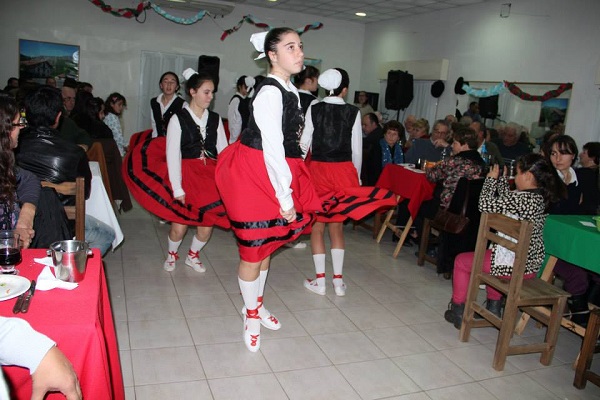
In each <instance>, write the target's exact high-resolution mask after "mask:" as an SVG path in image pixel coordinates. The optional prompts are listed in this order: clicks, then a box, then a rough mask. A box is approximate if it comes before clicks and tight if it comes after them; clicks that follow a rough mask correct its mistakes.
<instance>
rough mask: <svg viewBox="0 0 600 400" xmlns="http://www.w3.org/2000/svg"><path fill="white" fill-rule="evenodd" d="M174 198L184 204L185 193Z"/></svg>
mask: <svg viewBox="0 0 600 400" xmlns="http://www.w3.org/2000/svg"><path fill="white" fill-rule="evenodd" d="M175 200H177V201H179V202H180V203H183V204H185V194H184V195H182V196H177V197H175Z"/></svg>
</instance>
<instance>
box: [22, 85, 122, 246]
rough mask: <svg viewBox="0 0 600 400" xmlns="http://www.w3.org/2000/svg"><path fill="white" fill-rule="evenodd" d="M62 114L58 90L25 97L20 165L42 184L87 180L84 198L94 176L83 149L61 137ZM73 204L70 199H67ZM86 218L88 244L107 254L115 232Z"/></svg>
mask: <svg viewBox="0 0 600 400" xmlns="http://www.w3.org/2000/svg"><path fill="white" fill-rule="evenodd" d="M62 110H63V102H62V98H61V93H60V91H59V90H58V89H55V88H52V87H49V86H41V87H39V88H37V89H35V90H34V91H32V92H31V93H29V94H28V95H27V96H26V97H25V113H26V118H27V121H28V125H29V126H28V127H27V128H25V129H24V130H23V131H21V135H20V137H19V146H18V147H17V149H16V152H15V154H16V158H17V164H18V165H19V166H20V167H21V168H23V169H25V170H28V171H30V172H33V173H34V174H35V175H37V177H38V178H39V179H40V180H42V181H48V182H51V183H56V184H59V183H62V182H73V181H75V179H76V178H77V177H78V176H83V177H84V178H85V197H86V198H88V197H89V195H90V190H91V182H92V173H91V171H90V166H89V162H88V158H87V155H86V153H85V151H84V150H83V148H81V147H80V146H78V145H76V144H74V143H72V142H69V141H67V140H65V139H63V138H61V137H60V134H59V132H58V130H57V127H58V125H59V122H60V117H61V114H62ZM65 201H67V202H68V201H70V199H65ZM96 222H99V223H100V224H102V223H101V222H100V221H98V220H96V219H95V218H93V217H90V216H88V215H86V224H85V228H86V232H85V235H86V240H87V241H88V242H89V243H90V246H92V247H99V248H100V249H101V251H102V252H103V253H104V252H105V251H106V250H108V248H109V247H110V244H111V242H112V240H113V238H114V231H113V229H112V228H110V227H109V226H108V225H105V224H102V225H103V226H99V225H98V224H97V223H96ZM109 239H110V240H109Z"/></svg>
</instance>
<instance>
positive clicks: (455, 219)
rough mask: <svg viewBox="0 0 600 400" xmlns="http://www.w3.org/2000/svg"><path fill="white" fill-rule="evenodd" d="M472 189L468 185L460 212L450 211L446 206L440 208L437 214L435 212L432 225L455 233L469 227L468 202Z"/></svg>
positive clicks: (457, 233)
mask: <svg viewBox="0 0 600 400" xmlns="http://www.w3.org/2000/svg"><path fill="white" fill-rule="evenodd" d="M470 190H471V187H470V186H469V185H467V190H466V193H465V200H464V201H463V204H462V209H461V210H460V214H456V213H453V212H450V211H448V210H447V209H445V208H440V209H439V210H438V211H437V214H435V218H433V221H431V226H432V227H434V228H435V229H438V230H442V231H444V232H448V233H453V234H455V235H459V234H461V233H463V232H464V231H465V229H466V228H467V225H469V217H467V203H468V200H469V193H470Z"/></svg>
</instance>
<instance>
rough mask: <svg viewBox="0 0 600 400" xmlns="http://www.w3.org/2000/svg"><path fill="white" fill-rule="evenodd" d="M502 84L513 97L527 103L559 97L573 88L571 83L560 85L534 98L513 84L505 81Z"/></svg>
mask: <svg viewBox="0 0 600 400" xmlns="http://www.w3.org/2000/svg"><path fill="white" fill-rule="evenodd" d="M504 84H505V85H506V87H507V88H508V90H510V92H511V93H512V94H514V95H515V96H517V97H519V98H520V99H521V100H527V101H546V100H550V99H553V98H555V97H558V96H560V95H561V94H563V93H564V92H566V91H567V90H571V89H572V88H573V84H572V83H562V84H560V85H559V86H558V88H556V89H554V90H549V91H547V92H546V93H544V94H543V95H541V96H536V95H532V94H529V93H525V92H523V91H522V90H521V89H520V88H519V87H518V86H517V85H515V84H514V83H509V82H506V81H505V82H504Z"/></svg>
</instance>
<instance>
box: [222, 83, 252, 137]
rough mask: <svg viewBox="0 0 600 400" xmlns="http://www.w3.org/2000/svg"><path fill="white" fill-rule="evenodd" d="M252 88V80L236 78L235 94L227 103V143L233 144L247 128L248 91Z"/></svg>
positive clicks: (248, 113) (248, 111) (248, 115)
mask: <svg viewBox="0 0 600 400" xmlns="http://www.w3.org/2000/svg"><path fill="white" fill-rule="evenodd" d="M253 87H254V78H253V77H251V76H246V75H242V76H240V77H239V78H238V80H237V84H236V88H237V92H236V93H235V94H234V95H233V97H232V98H231V100H230V101H229V108H228V109H227V121H229V143H233V142H235V141H236V140H238V138H239V137H240V133H242V131H243V130H244V129H246V126H248V119H250V108H249V104H250V99H249V98H248V96H250V90H252V88H253Z"/></svg>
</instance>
